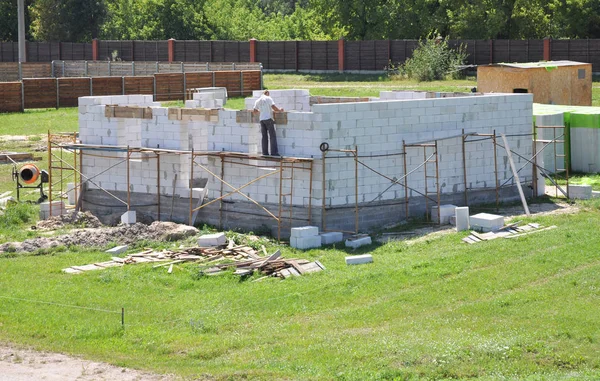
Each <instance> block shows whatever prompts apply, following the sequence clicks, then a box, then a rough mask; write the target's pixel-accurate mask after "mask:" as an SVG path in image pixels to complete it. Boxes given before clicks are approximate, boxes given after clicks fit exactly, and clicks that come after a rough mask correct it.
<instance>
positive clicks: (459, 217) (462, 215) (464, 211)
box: [455, 206, 469, 232]
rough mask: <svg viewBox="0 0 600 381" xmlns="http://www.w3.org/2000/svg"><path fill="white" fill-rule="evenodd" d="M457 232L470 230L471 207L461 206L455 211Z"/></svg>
mask: <svg viewBox="0 0 600 381" xmlns="http://www.w3.org/2000/svg"><path fill="white" fill-rule="evenodd" d="M455 219H456V231H457V232H462V231H465V230H469V207H468V206H459V207H457V208H456V209H455Z"/></svg>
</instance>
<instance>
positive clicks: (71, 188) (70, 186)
mask: <svg viewBox="0 0 600 381" xmlns="http://www.w3.org/2000/svg"><path fill="white" fill-rule="evenodd" d="M67 201H68V203H69V205H74V204H75V184H74V183H67Z"/></svg>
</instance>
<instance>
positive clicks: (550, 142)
mask: <svg viewBox="0 0 600 381" xmlns="http://www.w3.org/2000/svg"><path fill="white" fill-rule="evenodd" d="M565 128H566V127H565V126H538V125H536V124H535V123H534V125H533V153H534V155H533V160H534V165H535V167H534V168H535V169H538V170H540V171H541V172H542V175H543V176H544V177H546V178H547V179H549V180H550V181H551V182H552V183H553V184H554V186H555V196H558V191H559V190H560V192H561V193H562V194H563V195H564V196H565V197H566V198H567V199H569V167H570V163H569V156H568V155H567V147H566V143H567V140H566V139H565V137H566V135H565V133H564V131H563V133H562V134H560V135H557V130H558V129H563V130H564V129H565ZM540 129H542V130H544V129H546V130H552V139H538V130H540ZM537 143H544V146H543V147H542V149H541V150H540V151H539V152H537ZM557 144H563V150H564V153H563V154H559V153H558V151H557V146H556V145H557ZM549 146H552V147H553V151H552V152H553V157H554V176H551V175H552V174H551V173H550V171H548V170H547V169H546V168H543V167H541V166H540V165H538V164H537V156H538V154H539V153H541V152H542V151H543V150H544V149H546V148H547V147H549ZM559 158H562V159H564V161H563V164H564V166H565V167H564V168H560V169H559V168H558V166H557V165H558V159H559ZM535 169H534V172H533V189H534V190H535V192H536V194H537V193H538V183H537V173H536V171H535ZM561 171H563V172H564V174H565V176H564V177H561V176H559V175H558V173H559V172H561ZM558 180H565V182H566V187H565V188H566V191H565V190H564V189H562V187H560V186H559V185H558Z"/></svg>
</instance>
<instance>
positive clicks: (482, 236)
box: [462, 222, 556, 245]
mask: <svg viewBox="0 0 600 381" xmlns="http://www.w3.org/2000/svg"><path fill="white" fill-rule="evenodd" d="M554 228H556V226H555V225H553V226H549V227H544V226H542V225H540V224H536V223H529V224H526V225H523V226H519V222H516V223H514V224H510V225H506V226H504V227H502V228H501V229H498V230H493V231H491V232H487V233H477V232H474V231H472V232H471V235H469V236H468V237H465V238H463V239H462V240H463V241H464V242H466V243H468V244H470V245H472V244H474V243H478V242H481V241H491V240H493V239H496V238H518V237H521V236H524V235H528V234H533V233H537V232H541V231H545V230H551V229H554Z"/></svg>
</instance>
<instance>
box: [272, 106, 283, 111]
mask: <svg viewBox="0 0 600 381" xmlns="http://www.w3.org/2000/svg"><path fill="white" fill-rule="evenodd" d="M271 108H272V109H273V110H275V111H283V108H279V107H277V106H275V105H271Z"/></svg>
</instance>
